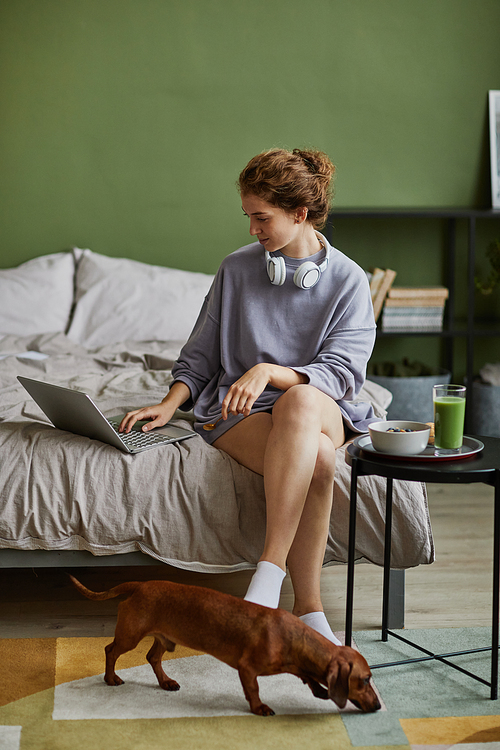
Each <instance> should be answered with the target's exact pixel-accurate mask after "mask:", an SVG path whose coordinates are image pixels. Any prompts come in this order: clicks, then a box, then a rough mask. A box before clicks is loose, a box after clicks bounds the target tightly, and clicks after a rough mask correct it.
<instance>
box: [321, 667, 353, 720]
mask: <svg viewBox="0 0 500 750" xmlns="http://www.w3.org/2000/svg"><path fill="white" fill-rule="evenodd" d="M351 669H352V664H350V663H349V662H348V661H346V660H345V659H343V658H342V657H341V656H337V657H334V658H333V659H332V660H331V662H330V665H329V667H328V672H327V675H326V681H327V684H328V697H329V698H330V700H332V701H334V703H336V704H337V706H338V707H339V708H344V706H345V704H346V703H347V698H348V697H349V677H350V675H351Z"/></svg>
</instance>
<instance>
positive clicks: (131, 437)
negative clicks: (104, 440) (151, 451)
mask: <svg viewBox="0 0 500 750" xmlns="http://www.w3.org/2000/svg"><path fill="white" fill-rule="evenodd" d="M108 422H109V424H110V425H111V427H112V428H113V429H114V430H115V431H116V432H118V427H119V426H120V423H119V422H114V421H113V420H112V419H108ZM118 434H119V436H120V437H121V439H122V440H123V442H124V443H125V445H126V446H127V448H131V449H134V448H147V447H148V446H150V445H159V444H161V443H169V442H171V438H169V437H168V436H167V435H160V434H159V433H157V432H156V433H155V432H139V431H137V430H132V431H131V432H118Z"/></svg>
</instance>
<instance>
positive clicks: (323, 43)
mask: <svg viewBox="0 0 500 750" xmlns="http://www.w3.org/2000/svg"><path fill="white" fill-rule="evenodd" d="M499 29H500V2H499V1H498V0H419V1H418V2H415V0H310V1H309V2H307V3H306V2H303V0H252V2H251V3H243V2H240V0H1V2H0V71H1V73H0V75H1V79H0V80H1V93H0V102H1V104H2V119H1V128H0V164H1V168H0V210H1V212H2V213H1V227H2V234H1V237H2V239H1V251H0V265H1V266H10V265H13V264H16V263H18V262H21V261H23V260H26V259H28V258H30V257H33V256H35V255H40V254H43V253H48V252H53V251H56V250H61V249H65V248H67V247H70V246H72V245H79V246H82V247H90V248H91V249H93V250H95V251H96V252H101V253H106V254H108V255H118V256H119V255H125V256H130V257H134V258H139V259H143V260H146V261H150V262H153V263H161V264H165V265H170V266H175V267H180V268H186V269H190V270H202V271H205V272H213V271H215V269H216V268H217V266H218V264H219V263H220V261H221V259H222V258H223V257H224V256H225V255H227V254H228V253H229V252H231V251H232V250H233V249H235V248H236V247H238V246H239V245H241V244H244V243H246V242H247V241H249V236H248V228H247V223H246V220H245V218H244V217H243V216H242V214H241V209H240V204H239V197H238V194H237V192H236V190H235V186H234V185H235V180H236V178H237V175H238V173H239V171H240V169H241V168H242V167H243V166H244V165H245V163H246V162H247V161H248V159H249V158H250V157H251V156H253V155H254V154H255V153H257V152H259V151H261V150H263V149H265V148H268V147H271V146H285V147H291V148H293V147H295V146H304V145H313V146H316V147H319V148H321V149H324V150H326V151H327V152H328V153H329V154H330V156H331V157H332V159H333V160H334V162H335V163H336V164H337V167H338V172H337V179H336V191H337V198H336V202H337V205H341V206H368V205H369V206H383V205H390V206H396V205H397V206H421V205H431V206H440V205H442V206H451V205H467V206H470V205H474V206H481V205H483V206H485V205H488V204H489V200H490V198H489V172H488V137H487V125H486V123H487V91H488V89H491V88H500V44H499V43H498V31H499ZM372 226H373V230H370V232H369V237H370V242H369V244H368V247H369V248H373V258H372V263H374V264H380V263H381V260H380V253H379V251H380V249H381V248H382V247H387V244H386V239H385V238H384V239H382V237H380V238H378V234H377V233H378V229H377V228H376V226H377V225H372ZM363 231H365V230H363ZM499 233H500V232H499ZM410 234H411V233H410ZM417 241H420V240H419V239H418V238H414V237H410V238H407V242H406V244H405V245H404V246H402V247H401V246H397V245H396V244H394V243H393V245H392V248H391V258H392V262H391V264H390V265H392V266H393V267H394V266H396V265H398V270H400V271H401V277H403V278H404V275H405V273H409V270H408V271H405V269H411V267H412V264H413V261H414V257H415V253H416V252H417V250H418V247H417V245H416V244H415V243H416V242H417ZM346 242H347V245H348V247H346V248H344V247H341V249H345V250H346V251H348V250H349V245H350V242H349V239H348V238H347V240H346ZM364 245H365V247H366V246H367V243H366V242H364ZM377 256H378V257H377ZM387 264H388V265H389V263H387Z"/></svg>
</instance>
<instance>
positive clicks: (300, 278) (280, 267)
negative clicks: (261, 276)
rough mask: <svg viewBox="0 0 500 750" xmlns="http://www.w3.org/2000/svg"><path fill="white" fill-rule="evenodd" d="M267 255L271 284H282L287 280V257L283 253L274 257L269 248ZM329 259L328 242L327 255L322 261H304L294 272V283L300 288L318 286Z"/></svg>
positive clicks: (326, 246)
mask: <svg viewBox="0 0 500 750" xmlns="http://www.w3.org/2000/svg"><path fill="white" fill-rule="evenodd" d="M321 244H323V243H321ZM265 256H266V267H267V275H268V276H269V279H270V280H271V284H274V285H275V286H282V285H283V284H284V283H285V281H286V265H285V259H284V258H283V257H282V256H281V255H279V256H278V257H276V258H272V257H271V255H270V254H269V251H268V250H266V252H265ZM329 260H330V248H329V246H328V244H327V245H325V257H324V258H323V260H322V261H321V263H314V262H313V261H312V260H306V261H305V263H302V264H301V265H300V266H299V267H298V268H297V270H296V271H295V273H294V274H293V283H294V284H295V286H298V287H299V289H312V288H313V286H316V284H317V283H318V281H319V280H320V278H321V274H322V273H323V271H326V268H327V266H328V262H329Z"/></svg>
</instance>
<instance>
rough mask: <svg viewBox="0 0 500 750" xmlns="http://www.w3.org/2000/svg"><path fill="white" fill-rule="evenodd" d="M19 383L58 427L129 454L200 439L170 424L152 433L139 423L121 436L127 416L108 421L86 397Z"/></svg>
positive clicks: (54, 387) (33, 383) (67, 390)
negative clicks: (121, 429) (189, 439)
mask: <svg viewBox="0 0 500 750" xmlns="http://www.w3.org/2000/svg"><path fill="white" fill-rule="evenodd" d="M17 379H18V380H19V382H20V383H21V385H22V386H23V387H24V388H26V390H27V391H28V393H29V394H30V396H31V397H32V399H33V400H34V401H36V403H37V404H38V406H39V407H40V409H41V410H42V411H43V412H44V414H46V415H47V417H48V418H49V419H50V421H51V422H52V424H53V425H54V427H57V428H58V429H59V430H67V431H68V432H73V433H75V434H76V435H83V436H84V437H88V438H91V439H93V440H101V441H102V442H103V443H108V444H109V445H113V446H114V447H115V448H119V449H120V450H122V451H125V453H141V452H142V451H146V450H149V449H150V448H156V447H157V446H159V445H169V444H170V443H178V442H179V441H180V440H187V439H188V438H191V437H194V436H195V435H196V432H193V431H192V430H185V429H183V428H182V427H176V426H175V425H173V424H171V423H170V422H168V423H167V424H166V425H165V426H164V427H157V428H155V429H154V430H151V432H142V431H141V428H142V426H143V425H144V424H146V422H136V423H135V425H134V426H133V428H132V430H131V431H130V432H129V433H127V434H126V433H122V432H118V427H119V426H120V423H121V421H122V419H123V417H124V416H125V415H124V414H121V415H118V416H116V417H112V418H110V419H107V418H106V417H105V416H104V414H103V413H102V412H101V411H100V410H99V409H98V407H97V406H96V405H95V404H94V402H93V401H92V399H91V398H90V396H88V395H87V394H86V393H83V392H82V391H75V390H72V389H70V388H62V387H61V386H59V385H52V384H51V383H46V382H45V381H43V380H32V379H31V378H23V377H21V376H19V377H18V378H17Z"/></svg>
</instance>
